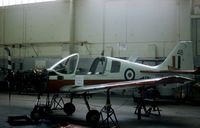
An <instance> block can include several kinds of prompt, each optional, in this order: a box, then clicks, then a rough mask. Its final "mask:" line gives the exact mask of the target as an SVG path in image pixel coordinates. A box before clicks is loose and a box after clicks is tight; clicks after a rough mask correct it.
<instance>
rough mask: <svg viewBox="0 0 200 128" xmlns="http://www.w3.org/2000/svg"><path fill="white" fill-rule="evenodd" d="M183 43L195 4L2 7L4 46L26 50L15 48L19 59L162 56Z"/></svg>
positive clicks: (140, 0)
mask: <svg viewBox="0 0 200 128" xmlns="http://www.w3.org/2000/svg"><path fill="white" fill-rule="evenodd" d="M179 40H190V0H74V1H73V0H58V1H56V2H47V3H38V4H28V5H17V6H8V7H4V8H0V43H1V44H22V46H25V47H21V46H17V45H15V46H14V47H11V50H12V53H13V54H14V57H16V58H17V57H31V56H63V55H66V54H69V53H70V52H75V51H77V52H79V53H80V54H81V55H82V56H88V55H91V56H95V55H100V54H101V52H102V50H104V51H105V54H106V55H112V56H117V57H128V56H132V55H136V56H140V57H154V56H157V57H160V56H161V57H162V56H166V55H167V54H168V53H169V52H170V50H171V49H172V47H173V46H175V44H176V42H178V41H179ZM83 41H86V42H85V43H80V42H83ZM32 44H33V45H32ZM36 44H37V45H36ZM71 44H74V46H73V47H71ZM0 48H1V52H0V54H1V56H4V55H5V53H4V52H3V49H2V47H0Z"/></svg>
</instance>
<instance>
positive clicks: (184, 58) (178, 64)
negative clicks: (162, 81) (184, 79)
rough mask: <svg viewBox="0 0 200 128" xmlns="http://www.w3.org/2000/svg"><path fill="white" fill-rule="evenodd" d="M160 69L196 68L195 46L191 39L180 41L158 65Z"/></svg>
mask: <svg viewBox="0 0 200 128" xmlns="http://www.w3.org/2000/svg"><path fill="white" fill-rule="evenodd" d="M158 69H159V70H170V69H176V70H191V69H194V60H193V48H192V42H191V41H180V42H179V43H178V44H177V45H176V46H175V48H174V49H173V50H172V51H171V53H170V54H169V55H168V56H167V58H166V59H165V61H164V62H163V63H162V64H160V65H159V66H158Z"/></svg>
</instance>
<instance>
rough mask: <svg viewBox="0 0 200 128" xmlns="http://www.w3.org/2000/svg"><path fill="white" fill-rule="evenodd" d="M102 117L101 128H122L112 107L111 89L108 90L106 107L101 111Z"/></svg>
mask: <svg viewBox="0 0 200 128" xmlns="http://www.w3.org/2000/svg"><path fill="white" fill-rule="evenodd" d="M100 115H101V119H102V122H101V126H100V127H105V128H110V127H113V126H115V127H117V128H120V127H119V123H118V120H117V117H116V115H115V111H114V109H113V108H112V107H111V102H110V89H108V90H107V100H106V105H105V106H104V107H103V108H102V109H101V112H100ZM109 120H110V121H111V123H112V124H110V121H109ZM110 125H111V126H110Z"/></svg>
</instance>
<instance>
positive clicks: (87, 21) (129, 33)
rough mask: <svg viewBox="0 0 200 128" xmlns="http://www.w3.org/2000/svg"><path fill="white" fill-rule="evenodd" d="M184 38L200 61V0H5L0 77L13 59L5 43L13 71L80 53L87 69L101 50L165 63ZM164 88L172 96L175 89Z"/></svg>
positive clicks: (0, 17) (0, 12)
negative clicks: (190, 44) (190, 42)
mask: <svg viewBox="0 0 200 128" xmlns="http://www.w3.org/2000/svg"><path fill="white" fill-rule="evenodd" d="M179 41H192V45H193V58H194V69H195V68H196V67H199V66H200V1H199V0H0V49H1V50H0V67H1V68H2V69H1V70H0V77H1V78H0V81H3V79H4V77H5V74H4V71H3V68H7V65H8V59H7V58H8V55H7V53H6V51H5V50H4V49H5V48H9V50H10V53H11V59H12V69H13V70H14V71H20V72H23V71H26V70H30V69H33V68H49V67H50V66H52V65H53V64H54V63H55V62H57V61H59V60H60V59H62V58H64V57H66V56H69V55H70V54H73V53H79V54H80V64H79V66H80V67H81V69H82V71H83V72H88V70H89V68H90V66H88V65H91V64H92V61H93V59H94V58H95V57H99V56H110V57H116V58H121V59H132V60H134V61H136V62H138V63H143V64H147V65H157V64H160V63H161V62H163V61H164V59H165V58H166V57H167V56H168V54H169V53H170V52H171V50H172V49H173V48H174V47H175V46H176V44H177V43H178V42H179ZM0 87H1V86H0ZM1 88H3V87H1ZM181 89H183V90H186V91H187V93H188V91H191V90H190V89H189V90H188V85H187V86H185V87H183V88H181ZM160 91H161V93H162V94H163V95H164V96H171V95H172V93H173V92H172V91H174V90H173V89H171V88H170V89H169V88H168V87H162V88H160ZM195 91H196V94H195V96H196V97H195V98H196V101H198V102H199V101H200V94H199V91H200V89H199V88H198V89H197V90H195ZM122 92H123V91H122ZM122 92H121V91H120V94H122ZM126 93H127V94H126V95H128V96H130V95H131V96H132V93H133V92H132V90H131V92H129V91H127V92H126ZM173 96H174V95H173ZM198 118H199V117H198ZM0 123H1V122H0Z"/></svg>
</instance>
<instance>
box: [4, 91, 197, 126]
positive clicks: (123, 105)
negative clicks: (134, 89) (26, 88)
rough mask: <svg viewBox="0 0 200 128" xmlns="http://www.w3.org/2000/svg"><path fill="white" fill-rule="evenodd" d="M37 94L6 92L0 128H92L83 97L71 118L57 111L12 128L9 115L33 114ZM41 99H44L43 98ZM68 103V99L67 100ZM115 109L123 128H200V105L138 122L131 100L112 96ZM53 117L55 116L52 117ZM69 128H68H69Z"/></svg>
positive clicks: (166, 109) (98, 101)
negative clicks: (88, 123)
mask: <svg viewBox="0 0 200 128" xmlns="http://www.w3.org/2000/svg"><path fill="white" fill-rule="evenodd" d="M36 97H37V96H36V95H17V94H13V95H12V96H11V101H10V102H9V95H8V94H5V93H3V94H2V93H1V94H0V128H59V126H60V124H61V123H62V124H63V123H66V124H70V125H68V126H69V127H70V128H71V127H72V128H89V126H88V125H87V123H86V121H85V115H86V112H87V108H86V106H85V103H84V101H83V99H82V98H76V99H75V100H74V104H75V106H76V112H75V113H74V114H73V115H72V116H71V117H69V118H68V117H66V115H65V114H64V112H62V111H57V112H55V114H54V115H53V116H54V118H51V119H50V120H43V121H41V122H40V123H37V124H32V125H30V124H29V125H18V126H12V125H10V124H9V123H8V122H7V121H8V116H21V115H30V112H31V111H32V109H33V106H34V105H35V103H36V102H37V98H36ZM42 98H45V97H44V96H42ZM66 100H68V99H66ZM105 100H106V97H105V96H103V95H100V96H94V97H92V98H90V99H89V103H90V105H91V108H95V109H97V110H101V108H102V107H103V106H104V105H105V102H106V101H105ZM111 103H112V107H113V109H114V110H115V113H116V116H117V119H118V122H119V126H120V128H133V127H134V128H143V127H146V128H168V127H170V128H199V127H200V106H192V105H183V104H181V105H180V104H179V105H177V104H176V105H172V104H171V105H170V104H165V105H160V106H159V108H160V109H161V110H162V111H161V116H160V117H159V116H150V117H142V119H141V120H138V119H137V115H135V114H134V111H135V108H136V104H134V103H133V99H132V98H131V97H111ZM53 116H52V117H53ZM67 128H68V127H67Z"/></svg>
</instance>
